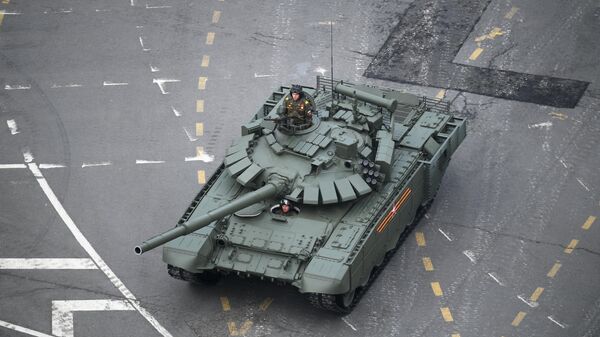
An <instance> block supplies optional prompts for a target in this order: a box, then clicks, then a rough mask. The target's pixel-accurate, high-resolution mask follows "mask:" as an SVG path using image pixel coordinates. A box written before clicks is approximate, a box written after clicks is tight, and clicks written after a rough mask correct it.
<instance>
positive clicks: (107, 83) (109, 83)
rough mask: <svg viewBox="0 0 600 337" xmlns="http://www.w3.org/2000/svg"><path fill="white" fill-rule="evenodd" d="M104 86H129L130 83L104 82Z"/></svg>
mask: <svg viewBox="0 0 600 337" xmlns="http://www.w3.org/2000/svg"><path fill="white" fill-rule="evenodd" d="M102 85H104V86H116V85H129V83H127V82H111V81H104V82H103V83H102Z"/></svg>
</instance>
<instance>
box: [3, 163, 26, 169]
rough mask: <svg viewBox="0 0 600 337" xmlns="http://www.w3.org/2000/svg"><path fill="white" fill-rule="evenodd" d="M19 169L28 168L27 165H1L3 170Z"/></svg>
mask: <svg viewBox="0 0 600 337" xmlns="http://www.w3.org/2000/svg"><path fill="white" fill-rule="evenodd" d="M19 168H27V166H25V164H0V170H1V169H19Z"/></svg>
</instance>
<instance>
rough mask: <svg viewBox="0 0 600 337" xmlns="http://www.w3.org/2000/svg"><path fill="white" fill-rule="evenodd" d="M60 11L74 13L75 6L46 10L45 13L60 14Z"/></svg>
mask: <svg viewBox="0 0 600 337" xmlns="http://www.w3.org/2000/svg"><path fill="white" fill-rule="evenodd" d="M60 13H73V8H69V9H59V10H57V11H44V14H60Z"/></svg>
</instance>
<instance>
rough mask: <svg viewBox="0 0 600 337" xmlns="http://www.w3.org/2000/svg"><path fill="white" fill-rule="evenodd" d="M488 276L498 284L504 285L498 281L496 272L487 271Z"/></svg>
mask: <svg viewBox="0 0 600 337" xmlns="http://www.w3.org/2000/svg"><path fill="white" fill-rule="evenodd" d="M488 276H489V277H491V278H492V280H494V281H496V283H498V284H499V285H501V286H503V287H504V283H502V282H501V281H500V279H499V278H498V276H496V274H494V273H488Z"/></svg>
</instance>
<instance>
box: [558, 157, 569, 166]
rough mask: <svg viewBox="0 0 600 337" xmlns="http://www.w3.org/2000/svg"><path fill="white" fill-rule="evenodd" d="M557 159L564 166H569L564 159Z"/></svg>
mask: <svg viewBox="0 0 600 337" xmlns="http://www.w3.org/2000/svg"><path fill="white" fill-rule="evenodd" d="M558 161H559V162H560V163H561V164H562V166H564V167H565V168H569V167H568V166H567V163H565V161H564V160H562V159H559V160H558Z"/></svg>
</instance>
